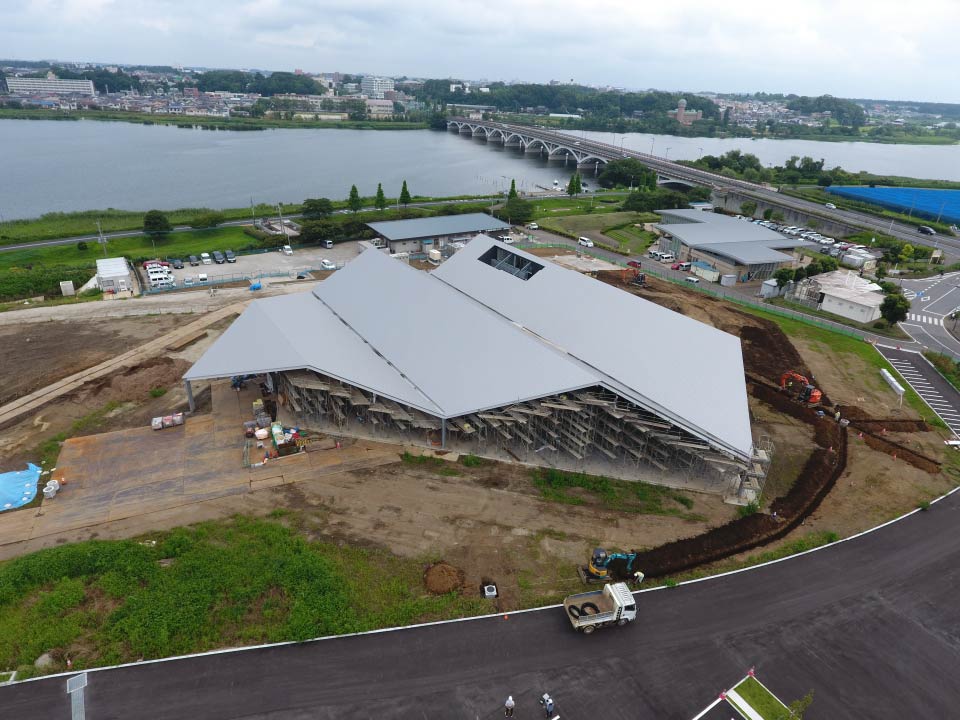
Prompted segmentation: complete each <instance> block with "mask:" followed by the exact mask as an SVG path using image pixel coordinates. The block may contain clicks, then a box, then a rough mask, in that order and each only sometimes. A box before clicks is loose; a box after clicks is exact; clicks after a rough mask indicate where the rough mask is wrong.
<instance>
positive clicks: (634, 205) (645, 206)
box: [622, 191, 653, 213]
mask: <svg viewBox="0 0 960 720" xmlns="http://www.w3.org/2000/svg"><path fill="white" fill-rule="evenodd" d="M622 209H623V210H624V211H626V212H635V213H642V212H650V211H651V210H652V209H653V208H652V207H651V204H650V198H648V197H645V196H644V194H643V193H640V192H637V191H634V192H632V193H630V194H629V195H627V199H626V200H624V201H623V206H622Z"/></svg>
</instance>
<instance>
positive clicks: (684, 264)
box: [677, 262, 693, 272]
mask: <svg viewBox="0 0 960 720" xmlns="http://www.w3.org/2000/svg"><path fill="white" fill-rule="evenodd" d="M692 267H693V264H692V263H688V262H682V263H680V267H678V268H677V270H682V271H683V272H689V270H690V268H692Z"/></svg>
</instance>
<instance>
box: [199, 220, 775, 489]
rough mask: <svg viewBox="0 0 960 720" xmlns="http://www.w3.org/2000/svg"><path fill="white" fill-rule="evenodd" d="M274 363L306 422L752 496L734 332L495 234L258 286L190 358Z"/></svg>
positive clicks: (282, 402) (328, 429) (758, 470)
mask: <svg viewBox="0 0 960 720" xmlns="http://www.w3.org/2000/svg"><path fill="white" fill-rule="evenodd" d="M258 374H266V375H267V376H268V377H269V382H268V386H269V387H271V388H272V389H273V392H274V393H275V394H276V399H277V403H278V406H279V407H280V409H281V412H287V413H290V414H291V415H292V416H294V417H295V418H296V420H297V422H298V423H299V424H300V426H301V427H305V428H310V429H313V430H318V431H321V432H325V433H329V434H333V435H341V436H352V437H361V438H370V439H377V440H382V441H388V442H396V443H402V444H413V445H421V446H424V447H432V448H435V449H436V448H445V449H448V450H452V451H458V452H470V453H474V454H477V455H481V456H487V457H493V458H497V459H502V460H508V461H514V462H523V463H529V464H533V465H540V466H545V467H557V468H562V469H568V470H579V471H584V472H590V473H598V474H606V475H611V476H615V477H621V478H628V479H643V480H646V481H649V482H662V483H666V484H671V485H680V486H687V487H694V488H698V489H703V490H708V491H713V492H718V493H723V494H726V495H728V496H731V497H736V498H739V499H740V500H741V501H743V500H744V499H751V497H752V494H753V493H755V492H756V491H757V490H758V489H759V487H760V483H761V482H762V477H763V473H764V466H765V464H766V461H767V460H768V459H769V455H768V454H767V453H766V452H765V451H764V450H760V449H757V448H755V443H754V441H753V438H752V435H751V428H750V418H749V411H748V407H747V394H746V386H745V381H744V374H743V358H742V355H741V348H740V340H739V339H738V338H737V337H734V336H733V335H729V334H727V333H724V332H721V331H719V330H716V329H714V328H712V327H710V326H708V325H705V324H703V323H700V322H698V321H696V320H692V319H690V318H687V317H684V316H683V315H680V314H678V313H674V312H672V311H670V310H667V309H665V308H662V307H660V306H658V305H655V304H653V303H650V302H647V301H645V300H642V299H640V298H638V297H635V296H634V295H631V294H629V293H626V292H624V291H622V290H620V289H617V288H615V287H613V286H611V285H608V284H605V283H602V282H599V281H597V280H595V279H592V278H590V277H587V276H584V275H581V274H579V273H577V272H575V271H572V270H567V269H565V268H562V267H559V266H557V265H555V264H553V263H550V262H549V261H547V260H544V259H543V258H539V257H536V256H534V255H531V254H528V253H526V252H524V251H522V250H519V249H516V248H513V247H511V246H508V245H505V244H503V243H500V242H498V241H496V240H494V239H492V238H489V237H487V236H484V235H480V236H477V237H476V238H474V239H473V240H471V241H470V242H469V243H468V244H467V246H466V247H465V248H464V249H462V250H460V251H459V252H457V253H456V254H455V255H454V256H453V257H451V258H450V259H448V260H447V261H446V262H444V263H443V264H442V265H441V266H440V267H438V268H437V269H436V270H434V271H432V272H430V273H427V272H423V271H420V270H416V269H413V268H411V267H410V266H408V265H406V264H404V263H402V262H400V261H397V260H395V259H392V258H391V257H389V256H388V255H386V254H384V253H382V252H379V251H377V250H374V249H369V250H367V251H365V252H363V253H362V254H361V255H359V256H358V257H357V258H356V259H355V260H353V261H351V262H350V263H348V264H347V266H346V267H345V268H344V269H342V270H339V271H337V272H336V273H335V274H334V275H332V276H331V277H329V278H328V279H326V280H325V281H323V282H321V283H318V284H317V285H316V286H315V287H314V288H313V289H312V290H311V291H305V292H303V293H299V294H294V295H285V296H279V297H271V298H264V299H260V300H256V301H254V302H253V303H251V305H250V306H249V307H248V308H247V310H246V311H244V313H243V314H242V315H241V316H240V317H239V318H238V319H237V320H236V321H235V322H234V323H233V325H231V327H230V328H228V329H227V331H226V332H225V333H224V334H223V335H222V336H221V337H220V338H219V339H218V340H217V341H216V342H215V343H214V344H213V345H212V346H211V347H210V349H209V350H208V351H207V352H206V353H205V354H204V355H203V357H201V359H200V360H199V361H198V362H197V363H196V364H195V365H194V366H193V367H192V368H191V369H190V370H189V372H188V373H187V374H186V376H185V380H186V381H187V383H188V387H189V384H190V383H191V382H194V381H198V380H204V379H213V378H225V377H232V376H238V375H258Z"/></svg>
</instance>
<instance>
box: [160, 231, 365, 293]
mask: <svg viewBox="0 0 960 720" xmlns="http://www.w3.org/2000/svg"><path fill="white" fill-rule="evenodd" d="M223 249H226V248H223ZM221 251H222V250H221ZM359 252H360V251H359V243H357V242H355V241H352V242H345V243H338V244H336V245H334V246H333V247H332V248H329V249H328V248H318V247H310V248H302V249H296V250H294V251H293V255H284V254H283V253H281V252H277V251H275V250H274V251H268V252H262V253H256V254H254V255H238V256H237V261H236V262H235V263H223V264H221V265H217V264H216V263H211V264H210V265H198V266H191V265H189V264H188V263H187V258H182V259H183V261H184V268H183V270H174V271H173V275H174V277H175V278H176V279H177V287H181V288H182V287H184V286H185V284H186V280H187V278H192V279H193V281H194V283H196V281H197V279H198V276H199V275H200V274H201V273H205V274H206V275H207V278H208V279H209V280H210V282H228V281H230V280H231V279H242V276H255V275H257V274H258V273H287V275H288V276H293V277H296V274H297V273H298V272H300V271H301V270H317V269H319V268H320V261H321V260H330V261H331V262H334V263H336V264H337V265H340V266H342V265H343V264H344V263H346V262H348V261H350V260H352V259H353V258H355V257H356V256H357V255H358V254H359ZM211 254H212V253H211ZM269 280H270V278H264V281H265V282H269Z"/></svg>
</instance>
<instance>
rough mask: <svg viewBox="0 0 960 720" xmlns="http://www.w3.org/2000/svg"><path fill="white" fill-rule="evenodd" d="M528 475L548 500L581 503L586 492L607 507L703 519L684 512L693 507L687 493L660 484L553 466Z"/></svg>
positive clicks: (566, 503)
mask: <svg viewBox="0 0 960 720" xmlns="http://www.w3.org/2000/svg"><path fill="white" fill-rule="evenodd" d="M530 476H531V478H532V479H533V484H534V486H535V487H536V488H537V489H538V490H540V494H541V495H543V497H544V499H546V500H549V501H551V502H558V503H563V504H565V505H583V504H584V499H583V495H584V494H587V495H589V496H592V497H593V498H594V499H595V500H597V501H599V502H600V503H601V504H602V505H603V506H604V507H606V508H609V509H610V510H619V511H623V512H633V513H638V514H641V515H673V516H676V517H681V518H684V519H687V520H703V518H702V517H701V516H700V515H696V514H695V513H690V512H687V511H689V510H690V509H691V508H692V507H693V500H692V499H691V498H690V496H689V495H687V494H686V493H684V492H681V491H680V490H673V489H671V488H668V487H664V486H662V485H650V484H649V483H645V482H640V481H636V482H630V481H626V480H614V479H612V478H607V477H602V476H599V475H586V474H584V473H574V472H563V471H561V470H554V469H545V470H533V471H531V473H530Z"/></svg>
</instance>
